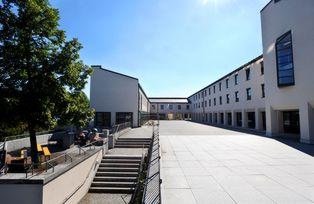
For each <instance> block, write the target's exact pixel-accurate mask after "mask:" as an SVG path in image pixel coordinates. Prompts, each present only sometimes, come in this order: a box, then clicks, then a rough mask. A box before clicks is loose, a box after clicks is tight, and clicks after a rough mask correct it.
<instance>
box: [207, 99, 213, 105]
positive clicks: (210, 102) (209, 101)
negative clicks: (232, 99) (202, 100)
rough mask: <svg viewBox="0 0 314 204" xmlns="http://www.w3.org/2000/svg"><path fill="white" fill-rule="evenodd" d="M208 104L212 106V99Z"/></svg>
mask: <svg viewBox="0 0 314 204" xmlns="http://www.w3.org/2000/svg"><path fill="white" fill-rule="evenodd" d="M208 106H209V107H211V106H212V100H210V99H209V100H208Z"/></svg>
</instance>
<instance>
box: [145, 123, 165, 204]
mask: <svg viewBox="0 0 314 204" xmlns="http://www.w3.org/2000/svg"><path fill="white" fill-rule="evenodd" d="M155 126H156V129H155ZM158 137H159V121H158V123H157V124H156V125H155V124H154V126H153V139H152V144H151V146H150V148H149V154H148V167H147V176H146V179H145V183H144V192H143V198H142V203H143V204H146V198H151V196H149V195H147V188H148V185H149V184H150V182H151V181H153V180H154V179H155V178H156V177H157V176H160V165H159V160H160V156H159V155H158V156H157V157H156V158H154V159H152V156H153V152H155V151H156V150H153V148H154V147H156V146H155V145H158V147H157V150H159V138H158ZM155 161H156V162H155ZM157 163H158V171H157V172H156V173H154V174H153V175H150V169H151V167H152V166H154V165H156V164H157ZM158 183H159V187H158V189H157V190H158V194H157V195H156V197H153V198H152V201H151V202H150V203H155V201H156V199H158V198H159V203H160V202H161V199H160V195H161V189H160V183H161V180H160V177H159V180H158ZM154 192H156V191H154ZM150 203H147V204H150Z"/></svg>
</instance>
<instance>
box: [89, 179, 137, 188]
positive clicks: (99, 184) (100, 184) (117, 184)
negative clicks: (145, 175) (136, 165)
mask: <svg viewBox="0 0 314 204" xmlns="http://www.w3.org/2000/svg"><path fill="white" fill-rule="evenodd" d="M135 185H136V183H134V182H102V181H97V182H93V183H92V185H91V187H123V188H132V187H135Z"/></svg>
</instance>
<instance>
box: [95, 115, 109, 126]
mask: <svg viewBox="0 0 314 204" xmlns="http://www.w3.org/2000/svg"><path fill="white" fill-rule="evenodd" d="M95 126H96V127H100V128H104V127H110V126H111V112H96V113H95Z"/></svg>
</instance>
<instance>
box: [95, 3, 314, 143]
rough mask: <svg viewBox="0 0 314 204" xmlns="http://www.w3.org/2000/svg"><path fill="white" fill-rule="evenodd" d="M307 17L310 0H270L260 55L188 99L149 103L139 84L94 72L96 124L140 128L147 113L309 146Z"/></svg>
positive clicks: (312, 133) (313, 96)
mask: <svg viewBox="0 0 314 204" xmlns="http://www.w3.org/2000/svg"><path fill="white" fill-rule="evenodd" d="M313 19H314V0H302V1H301V0H272V1H270V2H269V3H268V4H267V5H266V6H265V7H264V8H263V9H262V11H261V22H262V38H263V55H261V56H259V57H257V58H256V59H253V60H252V61H250V62H248V63H246V64H245V65H243V66H241V67H239V68H237V69H236V70H234V71H233V72H231V73H229V74H227V75H226V76H224V77H222V78H220V79H218V80H217V81H215V82H213V83H211V84H210V85H208V86H207V87H205V88H203V89H201V90H199V91H197V92H196V93H194V94H193V95H191V96H190V97H188V98H187V99H186V98H148V97H147V96H146V94H145V92H144V91H143V89H142V88H141V86H140V85H139V83H138V79H136V78H133V77H130V76H126V75H123V74H119V73H115V72H112V71H109V70H105V69H101V67H100V66H98V67H94V74H93V76H92V80H91V81H92V83H91V106H92V107H93V108H95V109H96V112H97V113H96V120H95V122H96V123H95V124H96V125H99V126H108V125H112V124H113V123H118V122H121V121H125V120H131V121H132V122H133V125H134V126H139V125H140V124H141V122H142V121H145V120H147V119H148V118H147V115H148V114H149V113H150V116H149V117H151V116H156V117H155V118H160V119H190V118H191V119H192V121H195V122H202V123H207V124H214V125H221V126H225V127H227V126H229V127H236V128H244V129H251V130H256V131H265V132H266V134H267V135H269V136H284V137H295V138H298V139H300V141H301V142H304V143H314V82H313V79H312V78H313V77H314V66H313V63H312V61H313V59H314V23H313ZM264 67H265V68H264ZM264 70H265V74H264ZM186 86H188V84H187V85H186ZM189 104H190V105H189ZM126 118H127V119H126ZM104 121H106V122H104Z"/></svg>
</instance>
